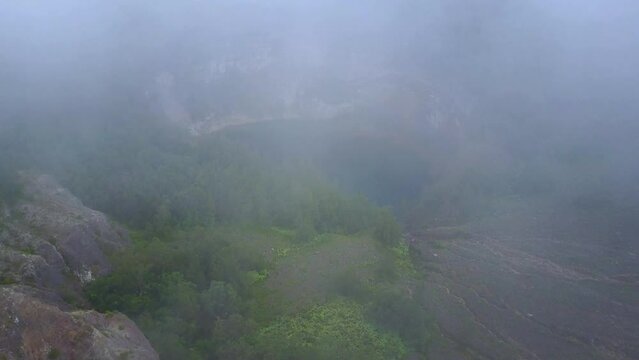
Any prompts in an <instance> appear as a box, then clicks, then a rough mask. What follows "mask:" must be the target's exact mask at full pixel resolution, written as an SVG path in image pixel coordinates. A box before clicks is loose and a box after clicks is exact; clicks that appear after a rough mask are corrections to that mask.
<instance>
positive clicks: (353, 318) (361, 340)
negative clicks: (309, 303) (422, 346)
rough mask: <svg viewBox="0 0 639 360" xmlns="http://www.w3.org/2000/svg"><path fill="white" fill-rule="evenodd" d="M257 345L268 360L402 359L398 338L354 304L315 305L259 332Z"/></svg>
mask: <svg viewBox="0 0 639 360" xmlns="http://www.w3.org/2000/svg"><path fill="white" fill-rule="evenodd" d="M257 346H258V348H259V349H262V355H263V358H265V359H402V358H403V357H404V355H406V348H405V347H404V344H403V343H402V341H401V340H400V339H399V337H397V336H396V335H390V334H387V333H384V332H381V331H380V330H379V329H377V328H375V327H374V326H373V325H371V324H370V323H369V322H367V320H366V319H365V316H364V308H363V307H362V306H361V305H358V304H357V303H354V302H348V301H335V302H331V303H328V304H325V305H319V306H314V307H313V308H311V309H310V310H308V311H305V312H303V313H300V314H298V315H296V316H293V317H287V318H283V319H281V320H279V321H277V322H275V323H273V324H272V325H270V326H268V327H266V328H264V329H262V330H260V331H259V332H258V335H257Z"/></svg>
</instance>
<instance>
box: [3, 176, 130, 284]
mask: <svg viewBox="0 0 639 360" xmlns="http://www.w3.org/2000/svg"><path fill="white" fill-rule="evenodd" d="M22 179H23V182H24V199H23V200H21V201H19V202H18V203H17V204H15V205H14V206H12V207H5V208H4V209H3V214H2V217H1V218H0V219H1V220H0V224H1V228H0V271H1V274H2V278H3V282H5V283H16V282H17V283H24V284H29V285H33V286H36V287H40V288H50V289H54V290H61V289H62V288H65V290H74V289H75V290H77V289H78V288H79V286H81V285H82V284H84V283H86V282H89V281H91V280H92V279H93V278H94V277H95V276H100V275H104V274H106V273H108V272H109V271H110V270H111V265H110V264H109V261H108V260H107V258H106V254H107V253H109V252H111V251H115V250H120V249H122V248H123V247H125V246H127V245H128V244H129V238H128V236H127V234H126V232H125V231H124V230H123V229H122V228H120V227H118V226H116V225H114V224H112V223H111V222H109V220H108V219H107V217H106V216H105V215H104V214H102V213H100V212H98V211H95V210H91V209H89V208H87V207H85V206H84V205H82V203H81V202H80V200H78V199H77V198H76V197H75V196H73V195H72V194H71V193H69V192H68V191H67V190H66V189H64V188H62V187H61V186H60V185H59V184H57V183H56V182H55V180H54V179H52V178H51V177H49V176H46V175H40V176H31V175H22Z"/></svg>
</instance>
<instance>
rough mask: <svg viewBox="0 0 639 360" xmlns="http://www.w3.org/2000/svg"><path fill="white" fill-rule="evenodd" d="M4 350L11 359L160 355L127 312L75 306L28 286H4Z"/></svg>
mask: <svg viewBox="0 0 639 360" xmlns="http://www.w3.org/2000/svg"><path fill="white" fill-rule="evenodd" d="M0 309H1V314H2V315H1V316H2V317H1V318H0V333H1V334H2V336H0V353H2V355H4V357H5V358H7V359H20V358H26V359H47V358H48V359H54V358H59V359H157V358H158V357H157V354H156V353H155V351H154V350H153V349H152V348H151V345H150V344H149V342H148V340H147V339H146V338H145V337H144V335H143V334H142V332H141V331H140V330H139V329H138V328H137V327H136V325H135V324H134V323H133V322H132V321H131V320H129V319H128V318H127V317H126V316H124V315H121V314H108V315H104V314H100V313H97V312H95V311H91V310H89V311H84V310H75V311H73V310H71V309H70V307H69V305H67V304H66V303H64V302H63V301H62V300H61V299H60V298H59V297H58V296H57V295H55V294H52V293H47V292H45V291H43V290H36V289H33V288H30V287H26V286H20V285H12V286H5V287H2V288H0Z"/></svg>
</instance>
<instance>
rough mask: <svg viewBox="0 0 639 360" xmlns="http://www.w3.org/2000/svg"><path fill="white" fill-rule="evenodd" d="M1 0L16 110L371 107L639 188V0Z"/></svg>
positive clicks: (78, 119) (276, 113)
mask: <svg viewBox="0 0 639 360" xmlns="http://www.w3.org/2000/svg"><path fill="white" fill-rule="evenodd" d="M1 7H2V11H1V12H0V104H1V107H2V122H1V123H0V124H3V125H6V124H8V123H14V124H15V123H16V122H30V123H38V122H45V123H46V122H51V121H53V122H55V123H56V124H57V125H56V126H58V127H59V126H62V127H64V126H70V127H85V128H91V126H92V125H91V124H92V123H94V122H95V121H101V122H104V121H107V122H112V123H117V122H118V121H128V120H127V119H131V118H134V117H136V116H139V114H147V115H148V114H155V115H153V116H155V117H156V118H158V119H160V118H163V117H164V118H168V119H169V120H172V121H174V122H178V123H181V124H182V125H186V127H188V128H189V129H191V131H192V132H195V133H202V132H208V131H215V130H216V129H219V128H222V127H225V126H227V125H228V124H231V125H232V124H235V123H250V122H256V121H263V120H273V119H280V118H285V119H302V120H304V119H306V120H308V119H320V120H321V119H329V118H335V117H336V116H337V115H340V114H351V115H353V114H355V115H354V116H356V117H359V118H362V119H366V118H368V117H370V118H375V117H380V118H383V119H381V120H380V119H377V120H380V121H382V122H383V123H386V124H390V125H385V127H384V126H383V127H382V129H390V130H388V131H391V132H397V133H401V129H402V128H404V127H406V126H412V127H417V128H419V129H420V131H426V132H429V131H430V132H432V129H431V130H429V129H428V128H427V129H424V127H428V126H430V125H428V124H433V123H436V124H440V123H441V122H442V121H444V123H449V124H454V126H453V127H455V128H456V129H457V130H455V131H457V132H458V133H457V134H456V135H455V136H454V139H456V140H455V141H457V143H456V144H455V145H454V147H455V149H457V150H456V151H458V152H459V151H462V150H459V148H464V147H466V150H464V151H466V152H468V153H477V152H479V153H481V151H483V150H478V149H484V150H485V149H487V148H488V150H485V154H482V156H485V157H490V158H483V160H481V161H485V162H488V163H491V162H502V160H503V162H504V164H503V165H500V164H494V165H495V166H496V168H497V169H499V168H500V166H505V167H507V168H513V167H516V166H518V165H517V164H520V165H521V164H522V163H523V164H524V165H522V166H527V165H526V164H529V163H534V162H535V161H542V162H545V164H546V165H548V167H549V168H551V167H556V168H553V169H551V170H549V171H550V172H551V173H553V172H554V173H556V174H555V175H556V176H558V178H557V179H556V180H557V181H559V182H561V181H564V180H561V179H559V177H561V176H566V177H567V179H568V180H565V181H564V182H565V183H567V184H564V185H562V186H564V187H567V188H573V187H574V186H575V181H577V183H578V184H579V186H582V185H581V184H582V183H583V186H585V187H586V188H588V187H596V188H597V189H596V190H597V191H604V192H608V193H610V194H613V195H614V196H615V197H616V198H617V199H622V200H624V201H627V200H628V199H632V200H633V201H635V200H637V199H636V196H637V194H639V190H638V188H637V186H638V185H637V184H639V182H637V178H638V176H639V165H638V164H637V161H636V159H635V154H636V153H637V151H638V148H637V147H638V145H637V141H636V136H637V134H639V130H638V126H639V125H638V122H637V119H636V116H637V114H638V113H639V109H638V106H639V101H638V100H639V99H638V97H639V89H638V87H639V86H638V85H637V84H639V69H637V65H636V64H637V63H639V61H638V60H639V58H638V57H639V25H638V23H637V22H636V19H637V16H638V15H639V5H637V4H636V2H634V1H629V0H628V1H622V0H619V1H603V0H587V1H577V0H573V1H551V0H544V1H531V0H529V1H516V2H514V1H499V0H490V1H481V2H480V1H470V0H454V1H441V0H439V1H408V0H406V1H349V2H343V1H321V2H311V1H180V2H168V1H108V2H106V1H68V0H65V1H56V2H44V1H20V2H17V1H5V2H4V3H3V4H2V5H1ZM382 103H383V104H384V105H383V106H382V107H381V108H378V107H379V106H381V105H380V104H382ZM406 109H408V110H406ZM372 113H373V114H376V115H375V116H369V115H370V114H372ZM400 113H406V114H405V115H402V116H399V115H398V114H400ZM136 114H137V115H136ZM367 114H368V115H367ZM433 114H435V115H433ZM145 116H146V115H145ZM433 118H437V119H438V120H437V119H436V120H435V121H433ZM429 119H430V120H429ZM442 119H443V120H442ZM337 123H338V124H339V122H337ZM426 123H428V124H426ZM407 124H408V125H407ZM416 124H417V125H416ZM427 125H428V126H427ZM407 129H408V130H407V131H405V132H408V133H415V132H414V131H413V130H410V129H409V128H407ZM418 133H419V132H418ZM418 140H419V139H416V141H418ZM451 141H452V140H451ZM558 148H559V149H560V150H557V149H558ZM556 151H560V152H561V151H564V152H566V153H575V152H576V153H577V154H578V155H579V156H581V155H583V154H588V155H587V156H588V157H590V158H591V159H594V158H596V159H597V161H598V162H597V163H596V164H594V165H592V166H596V169H594V170H593V169H581V170H583V171H585V172H584V173H583V174H581V175H579V176H576V177H577V178H579V179H577V180H575V178H574V177H571V176H573V175H575V174H571V173H570V172H571V171H573V170H570V169H568V170H566V171H564V170H565V169H564V170H562V167H563V165H562V164H561V162H557V163H556V164H552V162H553V161H554V160H556V157H557V154H556V153H555V152H556ZM462 152H463V151H462ZM460 156H461V157H463V156H462V155H460ZM491 159H492V160H491ZM493 160H494V161H493ZM444 161H446V160H444ZM450 161H453V160H452V156H451V159H450ZM491 166H492V165H491ZM587 166H590V165H587ZM581 170H579V171H581ZM436 171H440V172H441V171H443V170H441V169H440V170H436ZM588 171H590V173H589V172H588ZM565 172H568V173H567V174H566V173H565ZM555 175H553V176H555ZM588 191H591V190H588ZM592 191H594V190H592Z"/></svg>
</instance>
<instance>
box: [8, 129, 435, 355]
mask: <svg viewBox="0 0 639 360" xmlns="http://www.w3.org/2000/svg"><path fill="white" fill-rule="evenodd" d="M21 126H22V127H21ZM68 130H69V129H68V128H66V129H65V131H68ZM12 131H13V133H12V134H13V135H14V136H15V135H16V134H21V135H22V136H24V137H25V138H29V141H24V142H22V141H20V142H18V141H10V140H11V139H8V138H7V139H6V140H7V141H2V142H1V143H2V144H4V145H5V146H6V145H7V144H12V146H11V147H8V146H7V148H6V149H5V150H6V151H3V155H4V156H7V157H9V158H11V159H12V160H14V161H13V162H12V163H11V162H8V161H6V162H5V161H3V162H2V163H3V164H6V165H7V166H9V165H11V166H13V167H14V168H13V169H7V171H3V172H2V173H3V174H5V176H4V177H3V178H2V179H1V181H2V194H3V201H7V202H8V201H14V198H16V197H19V187H20V186H19V184H18V182H17V181H15V179H14V177H12V176H9V175H6V174H11V173H12V171H13V173H16V172H15V171H17V169H25V168H26V169H29V167H28V166H25V165H26V164H34V165H36V166H39V167H41V168H44V169H47V171H50V172H51V173H53V174H55V175H56V176H57V177H59V178H60V179H61V181H62V183H63V184H64V185H65V186H68V188H69V189H70V190H71V191H72V192H73V193H75V194H77V195H78V196H79V197H80V198H81V199H82V200H83V202H84V203H85V205H87V206H90V207H92V208H95V209H98V210H100V211H104V212H105V213H107V214H109V215H110V216H111V217H112V219H113V220H114V221H116V222H118V223H120V224H123V225H125V226H126V227H127V228H128V229H129V233H130V235H131V237H132V239H133V240H134V245H133V247H132V248H128V249H126V250H125V251H123V252H116V253H113V254H111V260H112V262H113V264H114V269H115V270H114V271H113V273H111V274H110V275H108V276H105V277H102V278H99V279H97V280H96V281H94V282H92V283H90V284H89V285H88V286H87V287H86V288H85V294H86V297H87V299H88V300H89V302H90V305H91V306H92V307H93V308H95V309H96V310H98V311H101V312H107V313H109V312H122V313H124V314H126V315H128V316H129V317H130V318H131V319H133V320H134V321H135V322H136V323H137V324H138V325H139V326H140V327H141V329H142V330H143V332H144V333H145V335H146V336H147V337H148V338H149V340H150V341H151V344H152V345H153V346H154V348H155V349H156V350H157V351H158V353H159V355H160V356H161V358H163V359H253V358H263V359H299V358H317V359H336V358H344V359H346V358H349V359H401V358H404V357H405V356H406V355H407V354H409V353H415V354H418V353H422V354H425V352H426V349H427V347H428V343H429V341H430V340H431V337H432V336H435V334H436V331H435V330H434V324H433V322H432V320H431V319H430V317H429V315H428V314H427V313H426V312H425V311H424V310H423V309H422V307H421V306H420V304H419V299H418V296H413V295H412V294H410V293H409V291H412V290H409V289H412V288H413V285H414V282H415V280H416V279H419V278H420V277H422V276H423V273H422V271H421V269H419V268H418V267H416V266H414V264H413V258H412V254H411V253H410V250H409V248H408V246H407V244H406V243H405V242H404V240H403V239H402V235H401V226H400V225H399V224H398V222H397V220H396V219H395V217H394V215H393V214H392V212H391V211H390V209H387V208H381V207H379V206H376V205H374V204H373V203H371V202H370V201H369V200H367V199H366V198H365V197H364V196H363V195H362V194H359V195H358V194H354V193H347V192H344V191H343V190H340V188H339V187H338V186H336V185H335V184H334V183H333V182H332V181H330V180H329V178H327V177H326V175H324V174H322V172H321V171H320V170H319V168H318V167H317V166H314V165H313V163H312V162H311V161H304V160H303V159H297V160H291V159H282V158H278V157H277V156H270V155H268V154H265V153H264V152H261V153H260V152H258V151H256V150H255V148H254V147H252V146H248V145H247V143H246V142H243V141H242V140H241V139H238V138H237V137H233V136H228V135H227V134H225V133H224V132H222V133H214V134H212V135H210V136H206V137H201V138H193V137H191V136H189V135H187V134H185V133H180V132H179V131H177V132H176V131H175V128H173V127H171V126H167V125H163V124H161V123H159V124H156V125H152V124H149V123H139V124H137V125H136V124H135V123H133V122H132V123H129V124H126V126H122V127H108V128H107V127H105V128H103V129H100V134H99V136H100V139H102V140H101V141H100V142H94V139H93V138H91V137H83V136H87V135H86V133H85V134H83V133H82V132H81V131H78V130H77V129H74V130H72V132H71V133H69V132H66V133H57V132H56V129H55V128H48V129H43V128H26V127H24V125H17V127H16V128H13V129H12ZM3 134H5V135H6V134H10V133H9V132H5V133H3ZM14 136H12V137H11V138H12V139H15V137H14ZM38 137H39V139H38V141H35V140H34V138H38ZM65 137H69V138H68V139H65V140H64V141H60V142H59V143H57V145H54V148H53V149H51V148H47V149H42V148H39V144H49V145H50V144H56V141H55V140H54V139H56V138H57V139H60V138H65ZM72 139H73V140H72ZM88 142H90V144H89V143H88ZM17 154H20V156H18V155H17ZM47 154H49V155H47ZM48 156H51V157H55V159H56V161H48V159H47V157H48ZM9 195H10V196H9ZM304 289H306V290H308V291H305V290H304ZM70 301H72V299H70ZM78 305H80V306H81V304H78Z"/></svg>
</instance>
